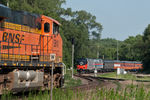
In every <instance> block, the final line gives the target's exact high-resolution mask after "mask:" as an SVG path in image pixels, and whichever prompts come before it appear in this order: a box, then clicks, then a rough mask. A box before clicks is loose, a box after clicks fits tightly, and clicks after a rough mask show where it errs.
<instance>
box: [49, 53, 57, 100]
mask: <svg viewBox="0 0 150 100" xmlns="http://www.w3.org/2000/svg"><path fill="white" fill-rule="evenodd" d="M55 57H56V56H55V54H50V60H51V61H52V68H51V94H50V100H53V73H54V71H53V70H54V67H55V66H54V61H55V59H56V58H55Z"/></svg>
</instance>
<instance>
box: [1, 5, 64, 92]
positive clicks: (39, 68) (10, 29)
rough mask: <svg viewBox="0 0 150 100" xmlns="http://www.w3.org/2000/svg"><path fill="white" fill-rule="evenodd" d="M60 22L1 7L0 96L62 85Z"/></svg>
mask: <svg viewBox="0 0 150 100" xmlns="http://www.w3.org/2000/svg"><path fill="white" fill-rule="evenodd" d="M59 26H60V23H59V22H58V21H56V20H54V19H52V18H50V17H47V16H44V15H36V14H31V13H28V12H24V11H13V10H11V9H10V8H7V7H6V6H3V5H0V93H3V91H4V90H10V91H13V92H20V91H24V90H29V89H30V90H31V89H37V88H38V87H41V88H42V89H46V88H47V89H49V88H50V80H51V68H52V62H53V63H54V75H53V76H54V83H53V84H54V86H56V87H59V86H61V85H62V80H63V73H62V70H63V67H62V38H61V36H60V33H59Z"/></svg>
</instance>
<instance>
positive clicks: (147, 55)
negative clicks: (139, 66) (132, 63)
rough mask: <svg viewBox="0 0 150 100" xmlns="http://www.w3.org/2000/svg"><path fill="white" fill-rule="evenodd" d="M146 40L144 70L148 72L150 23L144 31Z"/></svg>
mask: <svg viewBox="0 0 150 100" xmlns="http://www.w3.org/2000/svg"><path fill="white" fill-rule="evenodd" d="M143 41H144V47H143V48H144V50H143V52H142V53H143V54H144V56H143V67H144V70H145V71H147V72H150V62H149V61H150V24H149V25H148V26H147V28H146V29H145V31H144V36H143Z"/></svg>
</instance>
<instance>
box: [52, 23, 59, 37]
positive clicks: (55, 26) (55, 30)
mask: <svg viewBox="0 0 150 100" xmlns="http://www.w3.org/2000/svg"><path fill="white" fill-rule="evenodd" d="M58 33H59V25H58V24H56V23H53V34H58Z"/></svg>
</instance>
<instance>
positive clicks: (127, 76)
mask: <svg viewBox="0 0 150 100" xmlns="http://www.w3.org/2000/svg"><path fill="white" fill-rule="evenodd" d="M98 76H99V77H106V78H116V79H117V78H118V79H119V78H121V79H126V80H143V81H150V76H141V77H140V76H138V75H137V76H136V75H135V74H131V73H127V74H120V75H117V74H116V72H112V73H104V74H101V75H98Z"/></svg>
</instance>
